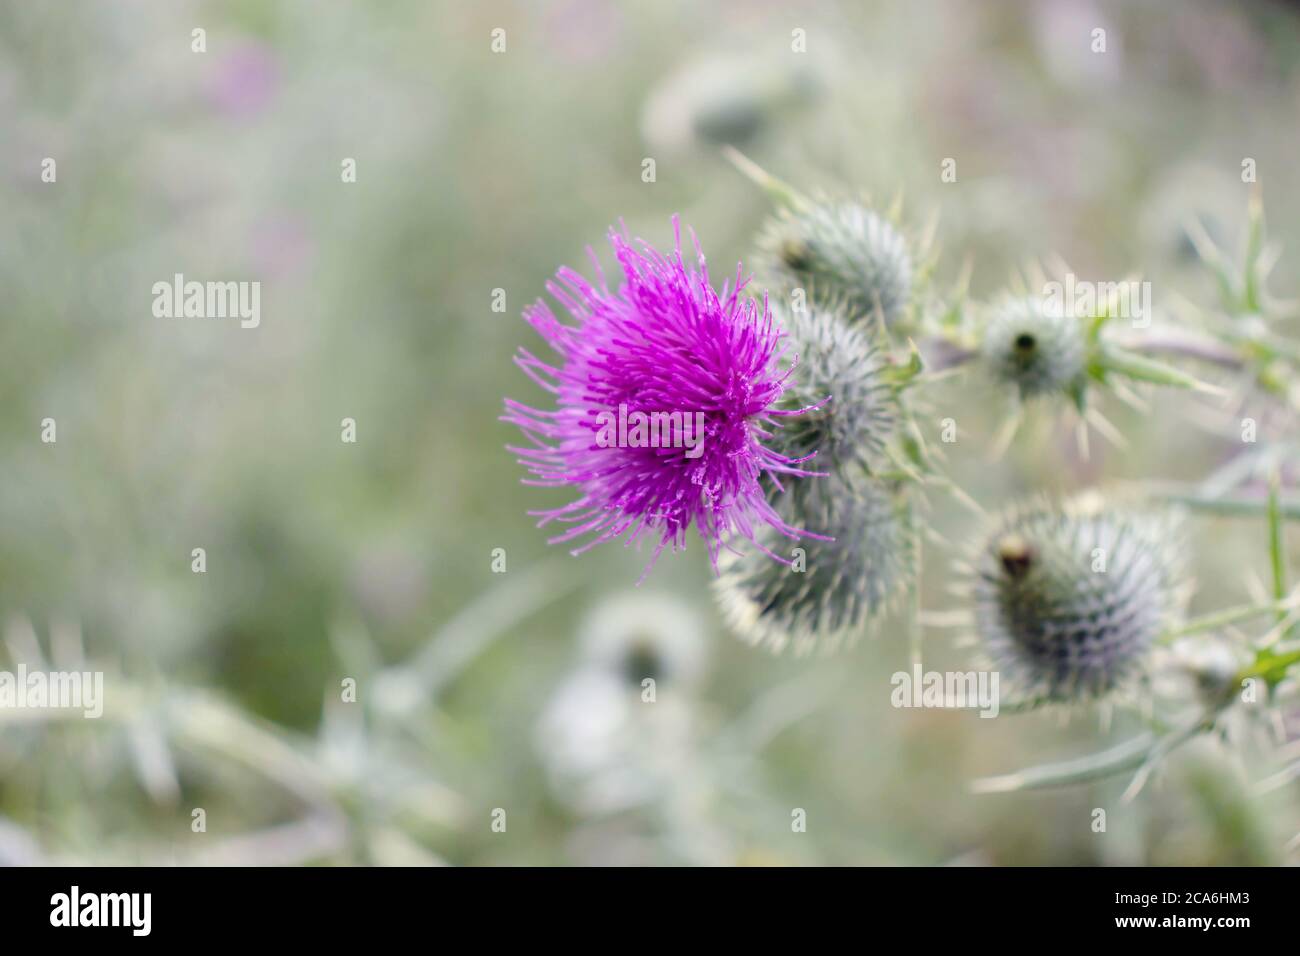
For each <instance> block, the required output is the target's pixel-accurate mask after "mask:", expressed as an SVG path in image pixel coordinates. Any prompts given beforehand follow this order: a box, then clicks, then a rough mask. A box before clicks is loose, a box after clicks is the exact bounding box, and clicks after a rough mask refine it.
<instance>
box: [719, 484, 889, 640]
mask: <svg viewBox="0 0 1300 956" xmlns="http://www.w3.org/2000/svg"><path fill="white" fill-rule="evenodd" d="M775 497H776V498H777V499H778V500H777V508H778V510H779V511H781V512H782V513H786V514H789V515H790V516H791V520H792V521H798V522H802V523H803V526H804V527H806V528H808V529H809V530H811V531H814V532H819V533H821V532H824V533H826V534H828V535H834V536H835V540H834V541H820V540H816V539H811V538H804V539H801V540H799V541H798V542H790V541H789V540H788V539H784V538H781V537H779V536H776V535H768V536H767V541H766V544H767V545H768V546H769V547H770V548H771V549H772V550H773V551H775V552H776V553H777V554H779V555H780V556H781V557H783V558H789V557H790V556H791V554H790V553H791V549H792V548H794V547H797V548H799V549H801V550H802V552H803V555H802V557H800V556H798V555H796V557H795V559H794V560H793V562H792V563H791V564H777V563H776V562H774V561H771V560H769V559H767V558H766V557H765V556H764V555H762V554H757V553H754V552H749V553H747V554H744V555H732V556H729V557H728V558H727V559H726V560H725V561H724V564H723V565H722V569H721V570H722V574H721V575H720V576H719V578H718V579H717V581H715V582H714V590H715V593H716V595H717V597H718V601H719V604H720V606H721V608H722V612H723V615H724V617H725V618H726V620H727V622H728V625H729V626H730V627H731V629H732V630H733V631H734V632H735V633H736V634H737V635H738V636H739V637H740V638H741V639H743V640H745V641H747V642H748V643H750V644H754V645H759V644H763V645H766V646H767V647H769V648H770V649H771V650H773V651H776V652H780V651H782V650H783V649H784V648H785V647H786V646H787V645H789V644H793V645H794V650H795V653H796V654H801V655H802V654H806V653H808V652H810V651H811V650H813V649H814V648H818V649H821V650H823V651H827V652H830V651H833V650H835V649H837V648H839V647H840V646H842V645H844V644H852V643H853V642H855V641H856V640H857V638H858V637H860V636H861V634H862V632H863V630H864V629H865V627H866V626H867V624H868V622H869V621H870V619H871V618H873V617H876V616H878V615H880V614H881V613H883V612H884V611H886V610H887V609H888V607H889V605H890V604H891V603H892V602H893V600H894V599H895V598H896V597H897V596H898V595H899V594H900V593H902V591H903V590H905V588H906V586H907V582H908V580H909V574H910V571H911V567H912V563H911V529H910V525H909V521H908V518H907V514H906V510H905V506H904V505H903V504H902V502H901V501H900V500H899V499H898V498H897V497H896V495H895V494H894V493H893V492H892V491H891V490H890V489H889V488H888V487H886V486H885V485H884V484H882V483H881V482H878V481H875V480H874V479H871V478H869V477H867V476H866V475H863V474H861V472H857V471H855V470H853V469H850V470H849V471H848V472H847V473H844V474H840V473H832V474H831V475H830V476H829V477H826V478H803V479H798V480H797V481H795V482H793V487H790V488H788V490H787V491H786V493H785V494H777V495H776V496H775Z"/></svg>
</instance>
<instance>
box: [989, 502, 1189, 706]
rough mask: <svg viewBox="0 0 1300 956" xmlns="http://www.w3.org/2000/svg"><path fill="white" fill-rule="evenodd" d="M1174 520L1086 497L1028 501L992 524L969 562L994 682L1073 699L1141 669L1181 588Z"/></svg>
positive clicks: (1025, 693) (1173, 614) (1113, 685)
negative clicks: (1054, 502) (997, 678)
mask: <svg viewBox="0 0 1300 956" xmlns="http://www.w3.org/2000/svg"><path fill="white" fill-rule="evenodd" d="M1177 531H1178V521H1177V518H1176V517H1175V516H1173V515H1169V514H1160V515H1145V514H1138V513H1134V512H1127V511H1123V510H1118V509H1116V510H1106V509H1103V508H1102V507H1101V506H1100V503H1099V502H1098V501H1097V500H1095V499H1093V498H1083V499H1079V500H1077V501H1075V502H1071V503H1068V504H1067V505H1065V506H1051V505H1045V504H1043V505H1034V506H1030V507H1027V508H1023V509H1020V510H1017V511H1015V512H1013V513H1011V514H1010V515H1008V516H1007V517H1005V518H1004V519H1003V520H1002V522H1001V523H1000V525H999V527H998V528H997V529H996V530H995V531H994V533H993V534H991V535H990V536H989V537H988V538H987V540H986V541H985V542H984V543H983V545H982V546H981V547H980V549H979V551H978V553H977V554H976V556H975V560H974V575H975V577H974V583H973V588H974V601H975V621H976V631H977V635H978V638H979V641H980V643H981V646H982V648H983V650H984V652H985V654H986V656H987V657H988V658H990V665H991V666H992V667H994V668H996V669H997V670H998V671H1000V672H1001V674H1002V676H1003V685H1004V686H1007V687H1014V688H1015V689H1016V692H1017V693H1018V694H1019V695H1020V696H1022V697H1024V698H1025V699H1044V700H1050V701H1072V700H1082V699H1085V698H1091V697H1101V696H1104V695H1107V694H1110V693H1111V692H1113V691H1116V690H1120V689H1123V688H1124V687H1126V685H1128V684H1129V682H1130V681H1131V680H1132V679H1134V678H1135V677H1136V676H1138V675H1140V674H1141V673H1142V671H1143V669H1144V664H1145V662H1146V660H1147V657H1148V654H1149V653H1150V651H1151V649H1152V645H1153V643H1154V642H1155V640H1156V637H1157V635H1159V634H1160V633H1161V631H1162V630H1163V629H1164V628H1165V627H1166V626H1168V625H1169V624H1170V623H1171V621H1173V620H1175V619H1176V618H1177V616H1178V615H1179V613H1180V610H1181V607H1180V606H1181V601H1182V595H1183V591H1184V586H1183V581H1182V570H1181V565H1180V562H1179V560H1178V546H1177V543H1176V538H1177Z"/></svg>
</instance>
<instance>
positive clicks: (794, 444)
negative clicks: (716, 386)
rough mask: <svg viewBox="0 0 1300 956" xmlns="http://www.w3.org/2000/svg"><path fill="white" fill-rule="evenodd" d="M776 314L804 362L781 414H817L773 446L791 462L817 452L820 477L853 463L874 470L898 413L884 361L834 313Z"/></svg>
mask: <svg viewBox="0 0 1300 956" xmlns="http://www.w3.org/2000/svg"><path fill="white" fill-rule="evenodd" d="M775 311H776V313H777V319H778V321H779V322H780V323H781V325H782V327H783V328H784V329H785V331H786V333H787V334H788V335H789V337H790V347H791V349H792V351H793V352H794V353H795V354H796V355H797V357H798V361H797V364H796V365H795V369H794V374H793V375H792V376H791V379H790V382H789V384H788V386H787V387H786V390H785V392H784V394H783V395H782V396H781V399H780V401H779V402H778V405H777V407H778V408H779V409H782V410H787V411H794V410H797V409H812V410H811V411H806V412H804V413H803V414H801V415H793V416H789V417H782V418H781V419H780V425H781V428H780V429H779V430H778V431H776V433H775V435H774V437H773V444H774V446H775V447H777V448H778V449H779V450H780V451H781V453H782V454H785V455H789V456H790V457H791V458H805V457H807V456H808V455H811V454H813V453H814V452H816V457H815V458H813V459H812V461H811V462H810V463H809V464H808V465H807V467H808V468H809V469H811V470H813V471H828V470H833V469H838V468H841V467H843V466H844V465H846V464H848V463H849V462H857V463H859V464H860V465H862V467H864V468H870V467H871V466H872V465H874V464H875V463H877V462H878V461H879V460H880V457H881V455H882V453H883V451H884V447H885V443H886V442H887V441H888V440H889V437H890V435H892V434H893V432H894V428H895V425H896V424H897V421H898V413H899V412H898V398H897V393H896V390H895V389H894V387H893V386H892V385H891V384H890V383H889V382H888V381H887V380H886V378H885V374H884V373H885V370H886V363H885V356H884V354H883V353H882V352H881V351H880V350H879V349H878V348H876V347H875V346H874V345H873V344H872V342H871V339H870V338H869V337H868V336H867V335H866V334H865V332H864V331H863V330H862V329H859V328H853V327H850V326H849V325H848V324H846V322H845V321H844V319H843V318H842V316H841V315H840V314H838V313H837V312H835V311H834V310H832V309H827V308H821V307H813V308H811V309H810V310H808V311H804V312H790V311H789V310H786V309H783V308H779V307H778V308H777V309H776V310H775ZM813 406H817V407H816V408H814V407H813Z"/></svg>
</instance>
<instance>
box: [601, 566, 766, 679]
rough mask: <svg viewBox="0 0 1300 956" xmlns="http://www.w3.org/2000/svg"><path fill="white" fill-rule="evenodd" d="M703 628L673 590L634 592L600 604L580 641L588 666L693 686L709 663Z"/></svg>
mask: <svg viewBox="0 0 1300 956" xmlns="http://www.w3.org/2000/svg"><path fill="white" fill-rule="evenodd" d="M769 560H770V559H769ZM772 563H775V562H772ZM702 631H703V628H702V623H701V620H700V616H699V614H698V613H697V612H696V611H695V610H694V609H693V608H691V607H690V606H689V605H686V604H684V603H683V602H681V601H680V600H678V599H677V598H675V597H673V596H672V595H671V594H668V593H661V594H655V593H653V592H651V593H644V592H635V593H630V594H620V595H616V596H613V597H609V598H606V599H605V600H604V601H602V602H601V603H600V604H598V605H597V606H596V607H595V608H594V609H593V610H592V611H591V613H590V614H588V615H587V617H586V619H585V620H584V621H583V623H582V627H581V630H580V633H579V642H580V644H581V647H582V656H583V660H584V662H585V663H586V664H587V665H588V666H591V667H595V668H598V669H601V670H603V671H606V672H608V673H610V674H614V675H618V676H620V677H622V678H623V679H624V680H626V681H627V682H629V683H630V684H632V685H634V686H635V685H640V683H641V681H643V680H645V679H646V678H647V677H648V678H653V679H654V680H656V681H660V682H664V683H670V684H675V685H683V686H691V685H694V684H696V683H698V681H699V679H700V677H701V675H702V674H703V672H704V668H705V649H706V644H705V641H704V634H703V633H702Z"/></svg>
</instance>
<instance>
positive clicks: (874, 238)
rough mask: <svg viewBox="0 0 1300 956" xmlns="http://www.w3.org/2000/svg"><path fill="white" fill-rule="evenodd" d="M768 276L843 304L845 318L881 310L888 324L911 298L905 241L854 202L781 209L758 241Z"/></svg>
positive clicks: (863, 316)
mask: <svg viewBox="0 0 1300 956" xmlns="http://www.w3.org/2000/svg"><path fill="white" fill-rule="evenodd" d="M760 248H761V251H762V253H763V256H764V265H765V269H766V271H767V273H768V274H770V275H771V276H772V277H773V278H775V279H777V280H779V281H780V282H781V283H782V284H783V285H785V287H786V288H787V289H789V290H793V289H796V288H802V289H804V290H805V293H806V295H807V296H808V297H809V298H810V299H811V300H812V301H816V302H822V303H835V302H837V301H839V302H842V304H843V306H844V308H845V310H846V313H847V316H848V318H849V319H851V320H853V321H863V320H867V319H869V318H871V317H872V316H874V315H876V314H879V315H880V317H881V318H882V319H883V320H884V323H885V324H886V325H894V324H896V323H897V322H898V321H899V320H900V319H901V318H902V317H903V315H904V314H905V313H906V310H907V306H908V303H909V301H910V300H911V296H912V257H911V254H910V253H909V252H908V249H907V242H906V241H905V240H904V239H903V236H902V234H901V233H899V231H898V230H897V229H895V228H894V226H893V225H892V224H891V223H890V222H889V221H888V220H887V219H885V218H884V217H883V216H880V215H879V214H877V213H875V212H873V211H872V210H870V209H868V208H867V207H865V206H863V205H861V204H859V203H856V202H814V203H810V204H808V205H805V206H801V207H800V208H797V209H783V210H782V211H781V212H780V213H778V214H777V216H776V217H775V218H773V219H772V221H771V222H769V223H768V226H767V228H766V230H765V231H764V233H763V236H762V237H761V239H760Z"/></svg>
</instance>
